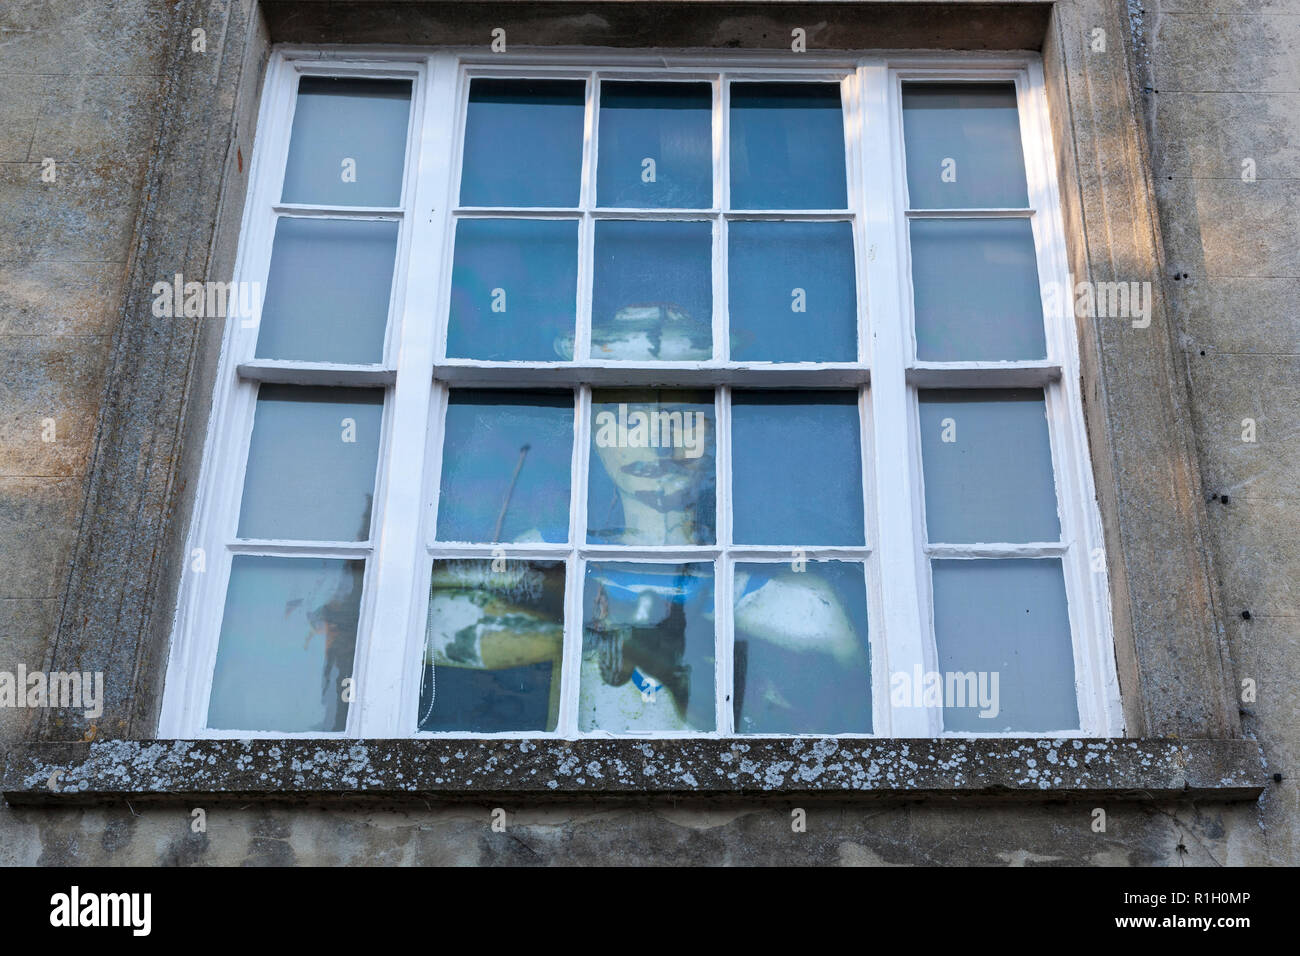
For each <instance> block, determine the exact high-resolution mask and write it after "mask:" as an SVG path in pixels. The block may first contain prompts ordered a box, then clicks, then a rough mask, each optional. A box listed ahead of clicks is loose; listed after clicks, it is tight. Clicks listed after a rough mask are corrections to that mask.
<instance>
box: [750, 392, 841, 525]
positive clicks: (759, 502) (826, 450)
mask: <svg viewBox="0 0 1300 956" xmlns="http://www.w3.org/2000/svg"><path fill="white" fill-rule="evenodd" d="M731 448H732V451H731V455H732V462H733V464H732V469H731V470H732V510H733V522H734V525H735V527H734V529H733V533H732V538H733V540H734V541H735V543H736V544H766V545H803V544H808V545H814V544H817V545H856V546H859V547H861V546H862V545H863V544H865V543H866V542H865V534H866V532H865V530H864V525H863V517H862V442H861V438H860V428H859V420H858V396H857V393H856V392H836V391H820V390H819V391H803V392H788V391H768V390H763V391H750V392H745V391H738V392H735V393H734V394H733V395H732V400H731Z"/></svg>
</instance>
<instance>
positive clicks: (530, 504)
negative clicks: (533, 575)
mask: <svg viewBox="0 0 1300 956" xmlns="http://www.w3.org/2000/svg"><path fill="white" fill-rule="evenodd" d="M572 454H573V395H572V393H569V392H564V393H559V392H506V391H496V390H483V391H471V390H466V389H454V390H453V391H452V392H451V397H450V401H449V404H448V406H447V427H446V431H445V432H444V437H443V443H442V492H441V494H440V495H439V498H438V539H439V540H440V541H476V542H488V543H495V542H497V541H554V542H563V541H568V540H569V472H570V467H571V465H572Z"/></svg>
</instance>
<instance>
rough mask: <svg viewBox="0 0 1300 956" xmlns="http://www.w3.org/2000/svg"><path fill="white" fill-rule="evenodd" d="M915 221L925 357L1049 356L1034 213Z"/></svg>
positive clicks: (915, 280) (919, 328) (916, 285)
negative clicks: (1031, 216) (1031, 217)
mask: <svg viewBox="0 0 1300 956" xmlns="http://www.w3.org/2000/svg"><path fill="white" fill-rule="evenodd" d="M911 228H912V289H913V292H914V294H915V296H916V353H917V357H918V358H920V359H921V360H922V361H933V362H953V361H975V360H978V359H989V360H996V359H1007V360H1011V359H1041V358H1046V356H1047V339H1046V336H1045V333H1044V331H1043V302H1042V297H1041V296H1040V294H1039V290H1038V261H1037V258H1036V257H1035V253H1034V230H1033V227H1032V226H1031V225H1030V224H1029V220H1028V219H914V220H912V223H911Z"/></svg>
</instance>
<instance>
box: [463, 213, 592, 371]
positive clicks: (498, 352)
mask: <svg viewBox="0 0 1300 956" xmlns="http://www.w3.org/2000/svg"><path fill="white" fill-rule="evenodd" d="M577 297H578V223H577V222H576V221H575V220H571V219H570V220H566V219H555V220H543V219H462V220H461V221H460V222H459V223H458V224H457V225H456V251H455V258H454V259H453V262H452V273H451V316H450V319H449V322H448V327H447V354H448V355H450V356H453V357H457V358H476V359H487V360H492V361H513V360H532V361H552V362H553V361H555V359H556V357H557V356H560V357H562V358H566V359H571V358H573V331H574V329H575V328H576V327H577V304H576V303H577Z"/></svg>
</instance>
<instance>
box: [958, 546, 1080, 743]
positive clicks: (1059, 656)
mask: <svg viewBox="0 0 1300 956" xmlns="http://www.w3.org/2000/svg"><path fill="white" fill-rule="evenodd" d="M932 565H933V572H932V573H933V577H934V636H935V641H936V643H937V644H938V647H939V668H940V672H941V674H942V677H943V684H944V701H943V703H944V708H943V725H944V729H945V730H964V731H977V732H984V733H990V732H1000V731H1026V732H1037V731H1046V730H1075V729H1078V727H1079V710H1078V704H1077V702H1076V697H1075V689H1074V654H1073V650H1072V647H1071V643H1070V617H1069V612H1068V609H1067V607H1066V602H1065V577H1064V573H1063V570H1062V567H1061V559H1060V558H1037V559H1029V558H1014V559H1005V560H990V561H974V560H969V561H968V560H962V561H959V560H936V561H933V562H932Z"/></svg>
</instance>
